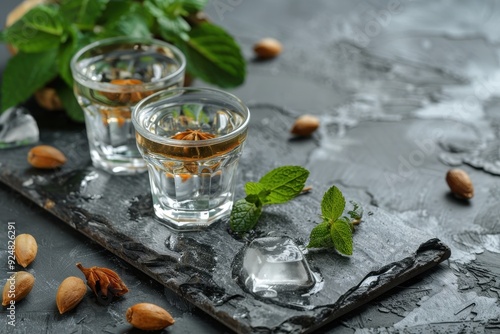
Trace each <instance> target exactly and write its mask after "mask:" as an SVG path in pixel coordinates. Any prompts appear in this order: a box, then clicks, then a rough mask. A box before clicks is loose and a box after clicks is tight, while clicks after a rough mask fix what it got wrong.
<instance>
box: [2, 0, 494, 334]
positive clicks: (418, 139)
mask: <svg viewBox="0 0 500 334" xmlns="http://www.w3.org/2000/svg"><path fill="white" fill-rule="evenodd" d="M220 2H221V1H219V2H218V1H212V3H210V4H209V6H208V11H209V13H210V15H211V17H213V19H214V20H215V21H217V22H218V23H220V24H222V25H224V26H225V27H226V28H227V29H228V30H229V31H231V32H232V33H233V34H234V35H235V37H236V38H237V39H238V40H239V41H240V43H241V44H242V45H243V48H244V53H245V56H246V58H247V59H249V61H250V63H249V70H248V73H249V74H248V78H247V82H246V83H245V85H244V86H242V87H241V88H239V89H236V90H234V92H235V94H237V95H238V96H240V97H241V98H242V99H243V100H244V101H245V102H246V103H247V104H248V105H249V106H250V107H251V109H252V111H254V112H255V114H259V115H260V116H259V119H257V120H254V121H259V122H261V123H262V124H263V125H269V124H270V122H273V124H275V126H273V130H274V131H287V129H288V128H289V127H290V125H291V120H292V119H293V117H294V116H296V115H299V114H302V113H305V112H307V113H313V114H317V115H319V116H320V118H321V119H322V127H321V130H320V131H319V133H318V134H317V135H315V137H314V138H313V140H307V141H292V142H286V143H285V144H283V143H280V142H274V141H272V140H269V139H273V138H274V135H275V134H274V133H272V132H270V133H268V134H267V136H266V133H265V131H266V130H262V132H264V133H260V132H259V135H260V136H259V138H256V139H255V140H256V141H258V140H261V141H262V142H261V143H260V144H259V143H257V144H256V145H252V146H251V147H247V148H250V149H248V150H246V151H245V154H244V156H243V158H242V166H243V167H245V166H250V164H253V163H256V161H258V163H259V165H260V167H259V169H257V170H256V171H258V170H262V171H265V170H267V169H269V168H270V167H273V166H274V165H281V164H287V163H299V164H302V165H304V166H305V167H307V168H308V169H309V170H311V177H310V180H311V183H312V184H313V186H314V187H315V190H314V196H317V197H319V196H320V194H321V193H322V192H323V191H324V190H325V189H326V188H327V186H328V185H330V184H333V183H336V184H339V185H340V186H341V187H342V188H343V190H345V191H346V192H348V193H349V194H350V195H352V196H353V197H356V198H359V199H360V200H362V201H363V203H365V204H366V205H367V204H371V205H374V206H378V207H379V208H381V209H383V210H384V211H388V212H389V213H390V215H391V217H393V219H395V220H397V221H403V222H405V223H404V225H405V226H406V227H405V228H404V229H402V230H403V231H406V230H407V228H410V227H413V228H416V229H418V230H421V231H422V232H421V233H423V234H428V235H431V236H437V237H439V238H441V239H442V240H443V241H445V242H446V243H447V244H448V245H450V246H451V248H452V260H451V261H450V262H449V264H448V265H441V266H440V267H439V268H438V269H436V270H432V271H431V272H429V274H427V275H421V276H419V277H418V279H415V280H413V281H412V282H411V283H412V284H409V283H408V284H404V285H402V286H401V287H399V288H396V289H395V290H394V292H393V293H390V294H386V295H384V296H383V297H381V298H378V299H376V300H375V301H374V302H371V303H369V304H368V306H365V307H363V308H361V309H360V311H359V312H356V314H351V315H349V316H346V317H344V318H342V319H341V320H340V321H337V322H335V323H333V324H331V325H329V326H328V327H327V328H326V329H325V330H328V331H331V332H335V333H337V332H340V333H342V332H346V333H351V332H359V333H378V332H386V331H389V332H398V331H403V332H410V333H414V332H422V331H424V332H425V331H430V330H434V331H437V332H442V331H446V332H452V333H454V332H460V331H461V330H465V331H466V332H478V333H482V332H495V331H498V330H499V318H498V317H499V314H500V308H499V302H498V297H499V290H500V281H499V279H498V276H499V273H500V268H499V261H498V254H499V253H500V247H499V245H500V237H499V235H500V230H499V225H500V224H499V218H498V217H499V210H500V206H499V205H498V201H499V198H500V189H499V179H498V177H497V176H494V175H493V173H496V174H498V161H499V144H498V135H499V133H498V128H499V121H500V116H499V115H500V114H499V110H498V101H500V100H499V98H498V92H499V91H500V90H499V88H500V87H499V86H500V81H499V79H498V78H499V75H498V70H497V68H498V60H499V59H498V41H499V37H498V36H499V35H498V31H497V30H498V29H497V27H498V25H497V24H496V22H498V16H499V15H500V10H499V9H498V8H497V6H498V5H497V4H496V2H494V1H477V2H473V3H472V2H470V3H469V2H466V1H456V2H450V1H436V2H433V3H429V4H421V3H419V2H415V1H401V2H400V7H399V10H398V11H397V12H393V13H392V14H390V15H386V12H387V11H388V10H389V8H391V7H390V4H389V2H383V1H377V2H372V1H370V2H368V1H358V2H354V1H342V2H338V1H337V2H332V3H330V2H328V1H318V2H315V3H314V5H311V3H310V2H305V1H302V2H300V1H274V2H272V3H271V2H264V1H233V2H229V1H227V2H226V1H222V2H223V3H226V4H228V6H229V7H225V8H226V9H228V10H227V11H225V12H222V11H221V7H217V4H220ZM14 4H15V2H14V1H6V2H3V3H2V4H1V8H2V12H1V13H2V16H3V15H5V11H4V9H7V7H12V6H13V5H14ZM384 15H385V16H384ZM377 18H378V20H379V21H377ZM380 20H382V21H380ZM377 22H381V23H378V25H377ZM264 36H273V37H276V38H278V39H279V40H281V41H282V42H283V43H284V45H285V52H284V53H283V55H282V56H280V57H279V58H278V59H276V60H274V61H270V62H253V61H252V60H251V59H252V52H251V45H252V44H253V43H254V42H255V41H256V40H258V39H259V38H261V37H264ZM2 52H3V53H2V55H1V57H2V58H1V64H2V65H3V64H5V62H6V59H7V55H6V53H5V52H4V50H2ZM198 84H201V83H198ZM263 128H266V127H263ZM76 130H77V129H76ZM71 131H73V132H74V131H75V129H73V130H71ZM269 131H271V130H269ZM250 135H252V134H251V133H250ZM75 145H77V144H75ZM264 145H269V146H271V147H273V151H274V150H276V151H279V152H281V154H282V155H280V156H279V159H267V160H266V159H265V156H266V155H265V152H266V150H267V149H266V147H265V146H264ZM0 154H2V153H1V152H0ZM75 154H76V153H75ZM445 162H446V163H448V164H450V163H453V164H460V163H462V162H463V163H464V164H465V165H464V166H463V168H465V169H466V170H468V171H469V172H470V173H471V176H472V179H473V181H474V184H475V186H476V196H475V198H474V199H473V200H472V201H471V202H470V204H467V205H466V204H464V203H463V202H461V201H457V200H455V199H454V198H453V197H452V196H451V195H450V194H449V193H448V190H447V187H446V184H445V183H444V174H445V172H446V170H447V169H448V168H449V167H447V166H446V165H445ZM483 169H485V170H487V171H489V172H490V173H486V172H484V171H483ZM242 170H243V173H242V179H243V180H247V179H248V180H250V179H255V178H257V177H259V176H260V175H255V174H256V173H257V172H255V171H253V170H254V169H253V168H246V169H245V168H243V169H242ZM246 170H248V171H250V172H248V173H245V171H246ZM252 171H253V172H252ZM0 196H1V197H0V200H1V201H2V202H1V206H0V207H1V208H2V219H3V220H5V221H7V220H14V221H16V222H17V226H18V231H21V233H22V232H25V231H26V232H27V231H29V232H30V233H32V234H34V235H37V234H38V235H41V236H42V237H41V238H37V239H40V242H39V243H40V245H41V246H43V247H44V252H43V253H42V252H41V251H40V255H39V258H37V261H36V263H34V267H33V268H34V269H35V270H40V272H39V275H40V276H38V275H37V277H39V278H38V282H37V283H41V285H44V286H45V290H43V289H40V290H37V291H36V294H33V295H32V296H30V297H31V298H30V299H29V303H28V300H26V302H27V303H26V304H24V305H23V306H24V309H23V310H21V309H19V310H18V312H19V313H18V315H19V318H18V320H19V322H20V323H22V324H23V326H24V327H23V328H24V330H25V331H26V332H29V333H32V332H41V333H44V332H46V331H48V332H55V331H56V330H59V331H61V332H69V331H73V332H76V333H78V332H92V331H95V332H101V330H102V329H104V331H105V332H106V331H107V332H112V333H115V332H119V331H120V330H123V331H126V330H127V328H128V327H127V326H125V325H122V324H123V316H122V314H123V312H124V310H125V309H126V307H125V303H116V304H113V307H111V308H101V307H97V306H95V305H94V303H93V302H92V301H91V300H90V299H86V301H84V304H83V305H81V306H79V309H78V313H76V314H75V315H74V316H73V317H59V316H57V315H56V312H55V306H54V305H53V304H52V303H51V298H53V297H51V294H52V293H53V291H54V289H55V286H56V285H57V282H59V281H60V280H61V279H62V278H64V277H66V276H68V275H77V274H78V272H76V271H75V268H74V267H73V265H74V262H75V261H74V260H75V259H77V258H78V259H82V260H81V261H83V258H85V259H86V260H85V261H88V262H91V263H94V264H101V265H105V266H110V267H114V268H120V269H119V270H118V271H119V272H120V274H122V275H123V276H124V277H125V278H126V279H127V282H132V283H129V285H131V286H133V287H134V294H130V295H129V296H128V297H127V305H129V303H132V302H133V301H134V300H141V299H144V297H145V296H146V298H148V299H149V300H152V301H154V302H156V303H158V304H160V305H162V306H164V307H165V308H167V309H169V310H170V311H171V312H172V314H173V315H174V317H176V319H177V323H176V325H175V326H173V327H172V328H171V329H170V330H168V331H167V332H171V333H175V332H179V333H185V332H193V333H194V332H213V333H218V332H224V331H228V330H227V329H224V328H223V327H221V326H220V325H218V324H217V323H216V322H215V321H213V320H210V319H209V317H208V316H206V315H204V314H203V313H201V312H199V311H196V310H195V309H193V308H192V307H190V306H189V305H187V304H186V303H184V302H182V301H181V300H179V299H178V298H176V297H175V296H173V295H172V294H170V293H169V292H168V291H164V289H163V288H161V287H160V286H159V285H157V284H155V283H154V282H152V281H151V280H150V279H149V278H146V277H145V276H143V275H141V274H140V273H139V272H137V271H135V270H133V269H131V268H130V267H129V266H128V265H126V264H125V263H122V262H121V261H119V260H117V259H116V258H115V257H114V256H112V255H110V254H109V253H107V252H105V251H103V250H102V248H101V247H99V246H96V245H95V244H93V243H92V242H91V241H89V240H88V239H86V238H85V237H83V236H81V235H80V234H78V233H76V232H74V231H73V230H72V229H71V228H68V227H67V226H65V225H64V224H63V223H61V222H60V221H58V220H57V219H55V218H53V217H52V216H50V215H48V214H45V213H43V212H42V211H41V210H39V209H37V208H35V207H34V206H33V205H32V204H30V203H29V202H27V201H25V200H23V199H21V198H20V197H19V196H18V195H16V194H14V193H13V192H11V191H10V190H8V189H7V188H5V187H3V188H2V192H1V193H0ZM299 203H300V201H297V203H295V202H294V204H291V205H292V206H295V205H297V206H298V205H299ZM296 210H302V211H305V213H307V216H308V217H312V216H313V215H312V212H313V211H314V210H313V208H306V210H304V208H296ZM3 212H6V214H3ZM282 213H283V209H282V208H279V207H277V208H273V209H272V210H270V212H269V215H277V216H279V215H282ZM395 228H397V227H395ZM18 233H19V232H18ZM412 237H413V235H408V234H405V233H401V236H400V238H401V239H398V240H399V241H397V242H404V240H411V239H412ZM1 238H2V239H0V241H1V242H2V243H4V244H6V233H2V234H1ZM401 240H402V241H401ZM388 243H389V244H390V242H388ZM41 248H42V247H41ZM3 252H4V251H3ZM4 254H5V253H4ZM61 254H68V255H67V259H65V257H61ZM5 257H6V256H5ZM5 257H3V258H5ZM35 265H37V267H36V268H35ZM34 292H35V291H34ZM164 294H166V298H165V295H164ZM21 305H22V304H20V305H19V307H20V308H21ZM21 319H24V320H21ZM0 323H1V322H0ZM2 326H5V324H3V323H2ZM120 326H122V327H120ZM0 328H1V329H4V330H8V329H9V328H8V327H6V326H5V327H0ZM47 328H48V329H47ZM121 328H123V329H121ZM20 332H22V331H20Z"/></svg>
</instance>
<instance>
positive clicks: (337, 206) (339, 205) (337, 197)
mask: <svg viewBox="0 0 500 334" xmlns="http://www.w3.org/2000/svg"><path fill="white" fill-rule="evenodd" d="M344 208H345V198H344V196H343V195H342V192H341V191H340V189H339V188H337V187H335V186H332V187H331V188H330V189H328V190H327V191H326V193H325V194H324V195H323V200H322V201H321V215H322V216H323V218H325V219H328V220H330V221H335V220H337V219H338V218H339V217H340V216H341V215H342V212H344Z"/></svg>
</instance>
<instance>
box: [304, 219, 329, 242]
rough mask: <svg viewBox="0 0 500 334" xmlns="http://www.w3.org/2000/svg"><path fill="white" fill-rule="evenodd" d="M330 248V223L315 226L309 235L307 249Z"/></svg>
mask: <svg viewBox="0 0 500 334" xmlns="http://www.w3.org/2000/svg"><path fill="white" fill-rule="evenodd" d="M324 247H325V248H330V247H333V242H332V237H331V235H330V223H328V222H327V221H325V222H322V223H321V224H318V225H316V226H315V227H314V228H313V229H312V231H311V234H310V235H309V244H308V245H307V248H324Z"/></svg>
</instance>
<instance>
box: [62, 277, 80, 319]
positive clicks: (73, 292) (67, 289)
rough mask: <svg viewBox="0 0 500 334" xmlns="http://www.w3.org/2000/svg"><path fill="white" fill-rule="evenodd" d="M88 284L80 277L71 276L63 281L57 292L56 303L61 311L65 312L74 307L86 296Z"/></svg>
mask: <svg viewBox="0 0 500 334" xmlns="http://www.w3.org/2000/svg"><path fill="white" fill-rule="evenodd" d="M86 293H87V286H86V285H85V282H84V281H83V280H82V279H81V278H78V277H75V276H70V277H68V278H66V279H65V280H64V281H62V282H61V285H59V288H58V289H57V294H56V304H57V309H58V310H59V313H61V314H63V313H65V312H67V311H69V310H72V309H74V308H75V307H76V306H77V305H78V304H79V303H80V302H81V301H82V299H83V297H85V294H86Z"/></svg>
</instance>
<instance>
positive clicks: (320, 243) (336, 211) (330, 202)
mask: <svg viewBox="0 0 500 334" xmlns="http://www.w3.org/2000/svg"><path fill="white" fill-rule="evenodd" d="M350 203H351V204H352V205H353V208H352V209H351V210H350V211H348V212H347V214H348V216H349V217H347V216H342V214H343V212H344V209H345V198H344V195H342V192H341V191H340V189H339V188H337V187H336V186H332V187H331V188H330V189H328V190H327V191H326V193H325V194H324V195H323V199H322V201H321V215H322V218H323V222H321V223H320V224H319V225H317V226H316V227H314V228H313V229H312V231H311V234H310V236H309V244H308V245H307V247H308V248H335V249H336V250H337V251H338V252H339V253H341V254H344V255H352V252H353V240H352V233H353V232H354V224H357V223H359V221H360V220H361V218H362V215H363V210H362V209H361V206H360V205H359V204H358V203H355V202H353V201H350Z"/></svg>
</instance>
